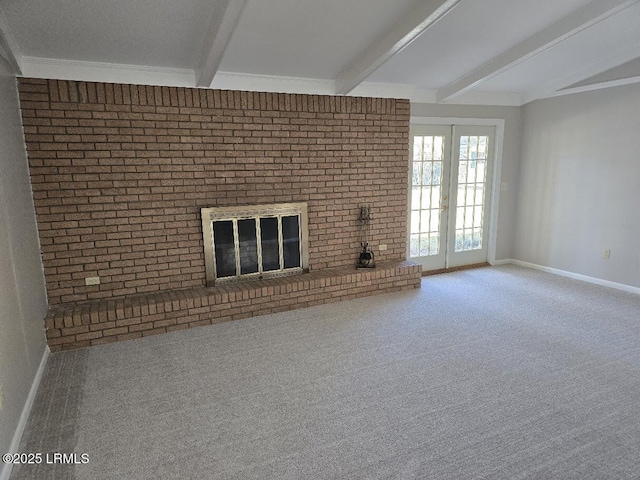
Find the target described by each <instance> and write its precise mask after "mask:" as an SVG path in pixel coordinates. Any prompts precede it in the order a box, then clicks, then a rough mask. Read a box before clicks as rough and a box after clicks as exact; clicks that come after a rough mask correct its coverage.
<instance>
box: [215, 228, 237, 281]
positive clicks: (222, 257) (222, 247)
mask: <svg viewBox="0 0 640 480" xmlns="http://www.w3.org/2000/svg"><path fill="white" fill-rule="evenodd" d="M213 241H214V245H215V254H216V277H217V278H223V277H235V276H236V247H235V242H234V241H233V220H224V221H221V222H213Z"/></svg>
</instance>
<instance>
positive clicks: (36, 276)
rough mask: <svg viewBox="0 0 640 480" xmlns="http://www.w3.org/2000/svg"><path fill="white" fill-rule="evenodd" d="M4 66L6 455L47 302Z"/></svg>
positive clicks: (1, 431)
mask: <svg viewBox="0 0 640 480" xmlns="http://www.w3.org/2000/svg"><path fill="white" fill-rule="evenodd" d="M1 62H2V59H1V58H0V384H2V388H3V391H4V407H3V409H2V411H0V453H5V452H7V451H8V450H9V446H10V444H11V440H12V438H13V436H14V433H15V431H16V427H17V425H18V421H19V419H20V415H21V413H22V410H23V408H24V405H25V402H26V400H27V396H28V394H29V390H30V388H31V385H32V383H33V381H34V378H35V375H36V372H37V370H38V366H39V364H40V361H41V359H42V356H43V354H44V352H45V348H46V343H45V337H44V323H43V319H44V316H45V313H46V308H47V300H46V293H45V284H44V275H43V272H42V262H41V259H40V246H39V243H38V233H37V227H36V218H35V211H34V207H33V199H32V194H31V185H30V183H29V171H28V166H27V158H26V152H25V146H24V138H23V134H22V126H21V121H20V111H19V107H18V93H17V88H16V80H15V78H14V77H13V76H8V75H7V74H6V73H5V72H6V65H3V64H1ZM3 466H4V465H0V467H3Z"/></svg>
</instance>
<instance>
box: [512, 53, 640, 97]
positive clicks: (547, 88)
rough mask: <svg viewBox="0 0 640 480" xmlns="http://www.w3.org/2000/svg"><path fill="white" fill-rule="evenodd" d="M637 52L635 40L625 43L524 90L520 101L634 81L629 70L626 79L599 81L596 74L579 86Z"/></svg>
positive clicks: (627, 60) (634, 55)
mask: <svg viewBox="0 0 640 480" xmlns="http://www.w3.org/2000/svg"><path fill="white" fill-rule="evenodd" d="M639 52H640V43H638V42H636V43H632V44H629V45H625V46H624V47H621V48H620V50H619V51H616V52H611V55H609V56H608V57H606V58H602V59H597V60H594V61H593V62H591V63H589V64H588V65H584V66H583V67H581V68H579V69H577V70H575V71H573V72H571V73H569V74H567V75H564V76H563V77H561V78H556V79H553V80H551V81H549V82H547V83H546V84H544V85H540V86H539V87H538V88H536V89H535V90H531V91H529V92H525V93H524V94H523V95H522V103H523V105H524V104H527V103H529V102H533V101H534V100H539V99H541V98H550V97H557V96H561V95H568V94H570V93H578V92H584V91H589V90H598V89H601V88H607V87H613V86H618V85H625V84H627V83H635V82H634V80H635V76H634V75H633V73H631V72H629V77H628V78H629V80H628V81H627V80H626V79H622V78H621V79H619V80H615V79H613V78H611V79H610V80H607V79H601V81H600V82H598V81H597V77H598V75H596V76H595V77H596V83H594V84H592V85H583V86H579V85H581V83H582V81H584V80H585V79H589V78H591V77H594V73H606V72H608V71H610V70H615V69H616V68H617V67H620V66H622V65H625V64H627V62H632V61H633V60H634V59H637V58H638V53H639Z"/></svg>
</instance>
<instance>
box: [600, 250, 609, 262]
mask: <svg viewBox="0 0 640 480" xmlns="http://www.w3.org/2000/svg"><path fill="white" fill-rule="evenodd" d="M602 258H604V259H605V260H609V259H610V258H611V250H605V251H604V255H602Z"/></svg>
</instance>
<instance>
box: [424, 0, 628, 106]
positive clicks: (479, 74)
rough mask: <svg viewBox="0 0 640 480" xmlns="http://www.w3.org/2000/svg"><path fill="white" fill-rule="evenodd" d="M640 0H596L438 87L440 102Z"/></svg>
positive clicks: (474, 86)
mask: <svg viewBox="0 0 640 480" xmlns="http://www.w3.org/2000/svg"><path fill="white" fill-rule="evenodd" d="M638 1H639V0H595V1H593V2H591V3H590V4H588V5H586V6H584V7H583V8H581V9H579V10H577V11H576V12H574V13H572V14H571V15H568V16H566V17H564V18H563V19H561V20H560V21H558V22H556V23H554V24H553V25H551V26H550V27H548V28H545V29H544V30H542V31H541V32H539V33H537V34H535V35H533V36H532V37H529V38H528V39H526V40H525V41H523V42H522V43H520V44H518V45H516V46H515V47H513V48H511V49H510V50H507V51H506V52H504V53H503V54H501V55H498V56H497V57H495V58H493V59H492V60H490V61H489V62H487V63H485V64H484V65H483V66H482V67H480V68H478V69H477V70H474V71H473V72H471V73H469V74H468V75H465V76H464V77H462V78H460V79H458V80H456V81H455V82H453V83H451V84H449V85H447V86H446V87H443V88H441V89H440V90H438V93H437V96H436V97H437V101H438V103H440V102H444V101H447V100H450V99H452V98H454V97H456V96H458V95H460V94H462V93H464V92H467V91H469V90H471V89H474V88H476V87H477V86H479V85H481V84H482V83H484V82H486V81H488V80H490V79H491V78H494V77H496V76H497V75H500V74H501V73H503V72H505V71H507V70H509V69H511V68H513V67H515V66H516V65H519V64H520V63H522V62H524V61H526V60H528V59H530V58H532V57H534V56H535V55H538V54H539V53H541V52H543V51H545V50H547V49H549V48H551V47H553V46H554V45H557V44H559V43H561V42H563V41H565V40H566V39H568V38H570V37H572V36H573V35H576V34H577V33H580V32H581V31H583V30H586V29H587V28H589V27H591V26H593V25H595V24H596V23H598V22H600V21H602V20H604V19H605V18H607V17H610V16H611V15H614V14H615V13H618V12H619V11H621V10H623V9H625V8H627V7H629V6H631V5H633V4H634V3H637V2H638Z"/></svg>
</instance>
